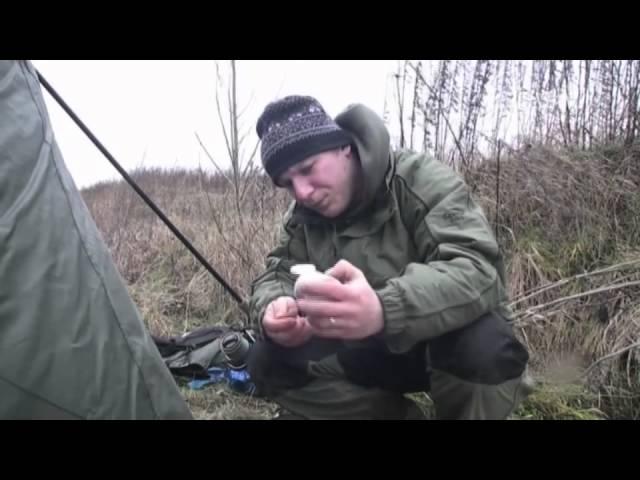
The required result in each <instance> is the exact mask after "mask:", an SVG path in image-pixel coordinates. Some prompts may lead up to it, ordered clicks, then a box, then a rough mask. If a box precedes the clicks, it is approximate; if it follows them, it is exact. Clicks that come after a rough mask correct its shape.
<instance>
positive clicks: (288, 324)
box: [262, 317, 296, 333]
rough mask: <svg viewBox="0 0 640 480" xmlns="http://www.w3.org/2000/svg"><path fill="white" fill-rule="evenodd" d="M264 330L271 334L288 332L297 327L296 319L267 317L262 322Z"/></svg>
mask: <svg viewBox="0 0 640 480" xmlns="http://www.w3.org/2000/svg"><path fill="white" fill-rule="evenodd" d="M262 325H263V326H264V328H266V329H267V330H268V331H269V332H270V333H277V332H286V331H287V330H291V329H292V328H293V327H295V325H296V317H280V318H274V317H266V318H265V319H264V321H263V322H262Z"/></svg>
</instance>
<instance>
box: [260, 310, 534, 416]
mask: <svg viewBox="0 0 640 480" xmlns="http://www.w3.org/2000/svg"><path fill="white" fill-rule="evenodd" d="M527 362H528V353H527V351H526V349H525V348H524V346H523V345H522V344H521V343H520V342H519V341H518V340H517V338H516V337H515V335H514V334H513V331H512V329H511V327H510V326H509V324H508V323H507V322H506V321H505V319H504V318H503V317H501V316H500V315H498V314H496V313H489V314H487V315H484V316H483V317H481V318H479V319H477V320H476V321H474V322H472V323H471V324H469V325H468V326H466V327H464V328H461V329H459V330H456V331H453V332H450V333H447V334H446V335H443V336H441V337H438V338H436V339H433V340H431V341H429V342H421V343H419V344H417V345H416V346H415V347H414V348H413V349H412V350H410V351H409V352H406V353H404V354H401V355H394V354H391V353H389V352H388V351H387V350H386V349H385V348H384V347H383V346H382V345H381V344H380V343H378V342H377V341H376V340H371V341H370V342H364V343H362V344H358V343H356V344H349V343H345V342H336V341H328V340H321V339H313V340H312V341H311V342H309V344H307V345H305V346H303V347H301V348H296V349H287V348H283V347H280V346H277V345H275V344H273V343H272V342H270V341H262V340H261V341H259V342H258V343H256V345H255V346H254V348H253V351H252V354H251V360H250V366H249V368H250V373H251V375H252V378H253V380H254V382H255V383H256V385H257V386H258V388H259V389H260V390H261V391H262V392H263V393H264V394H265V395H266V396H267V397H269V398H271V399H273V400H274V401H276V402H277V403H280V404H281V405H282V406H283V407H285V408H286V409H287V410H290V411H292V412H293V413H295V414H297V415H299V416H301V417H303V418H328V419H329V418H354V419H364V418H370V419H376V418H406V416H407V415H408V412H409V411H412V410H415V409H414V408H412V405H411V401H410V400H408V399H407V398H406V397H405V395H404V394H405V393H412V392H421V391H423V392H429V393H430V396H431V398H432V399H433V401H434V404H435V407H436V415H437V417H438V418H443V419H453V418H460V419H467V418H468V419H473V418H490V419H494V418H506V417H507V416H508V415H510V414H511V413H512V411H513V409H514V408H515V407H516V406H517V404H518V403H519V401H520V400H521V398H522V397H523V395H524V394H526V393H527V392H526V388H523V379H524V375H525V371H526V366H527Z"/></svg>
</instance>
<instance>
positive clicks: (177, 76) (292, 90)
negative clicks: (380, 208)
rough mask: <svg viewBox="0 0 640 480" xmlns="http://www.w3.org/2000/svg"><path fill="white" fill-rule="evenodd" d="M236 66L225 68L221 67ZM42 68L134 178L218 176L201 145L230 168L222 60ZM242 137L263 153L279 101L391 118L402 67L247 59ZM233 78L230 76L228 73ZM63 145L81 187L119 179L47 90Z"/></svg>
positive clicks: (54, 63)
mask: <svg viewBox="0 0 640 480" xmlns="http://www.w3.org/2000/svg"><path fill="white" fill-rule="evenodd" d="M228 63H229V62H227V61H221V62H220V64H221V67H226V65H227V64H228ZM33 64H34V66H35V67H36V68H37V69H38V70H39V71H40V73H41V74H42V75H43V76H44V77H45V78H46V79H47V80H48V81H49V83H50V84H51V85H52V86H53V88H54V89H56V91H57V92H58V93H59V94H60V96H61V97H62V98H63V99H64V100H65V102H67V104H68V105H69V106H70V107H71V109H73V110H74V111H75V113H76V114H77V115H78V116H79V117H80V119H81V120H82V121H83V122H84V123H85V124H86V125H87V127H88V128H89V129H90V130H91V131H92V132H93V133H94V135H95V136H96V137H97V138H98V139H99V140H100V141H101V142H102V144H103V145H104V146H105V147H106V148H107V150H109V152H110V153H111V154H112V155H113V156H114V157H115V158H116V160H117V161H118V162H119V163H120V164H121V165H122V166H123V167H124V168H125V169H126V170H127V171H131V170H132V169H133V168H136V167H139V166H146V167H152V166H161V167H174V166H177V167H185V168H197V167H198V165H199V164H201V165H202V166H203V167H205V168H207V169H211V168H212V166H211V163H210V161H209V160H208V159H207V158H206V155H205V154H204V151H203V150H202V148H201V147H200V145H199V144H198V141H197V139H196V136H195V133H197V134H198V135H199V136H200V138H201V139H202V141H203V143H204V145H205V146H206V147H207V149H208V150H209V152H210V153H211V154H212V155H214V157H215V158H216V160H217V161H218V162H219V163H221V164H223V165H228V162H226V158H227V155H226V150H225V144H224V137H223V136H222V132H221V130H220V127H219V120H218V117H217V113H216V104H215V92H216V69H215V62H214V61H213V60H207V61H192V60H189V61H186V60H178V61H173V60H171V61H169V60H165V61H160V60H153V61H150V60H141V61H136V60H123V61H120V60H84V61H81V60H33ZM236 65H237V75H238V99H239V106H240V107H242V108H245V107H246V110H245V112H244V113H243V116H242V118H241V122H240V131H241V133H244V132H248V133H249V135H248V137H247V139H248V140H247V144H248V146H247V149H248V150H250V147H252V146H254V145H255V142H256V141H257V136H256V133H255V122H256V120H257V116H258V115H259V114H260V112H261V110H262V108H263V107H264V106H265V105H266V104H267V103H268V102H270V101H272V100H274V99H276V98H279V97H283V96H285V95H290V94H302V95H312V96H315V97H316V98H317V99H318V100H319V101H320V102H321V103H322V104H323V105H324V107H325V108H326V109H327V111H328V113H329V114H330V115H332V116H334V115H335V114H336V113H338V112H339V111H340V110H342V109H343V108H344V107H345V106H347V105H348V104H349V103H354V102H362V103H365V104H367V105H368V106H369V107H371V108H372V109H374V110H375V111H377V112H378V113H379V114H380V115H382V114H383V108H384V100H385V95H386V89H387V85H389V88H391V87H392V86H393V83H391V81H390V80H389V78H390V75H392V73H393V72H394V71H395V70H396V67H397V61H396V60H367V61H362V60H357V61H346V60H340V61H325V60H322V61H318V60H304V61H302V60H298V61H291V60H290V61H281V60H278V61H267V60H260V61H248V60H247V61H238V62H237V63H236ZM224 72H226V70H224ZM43 91H44V97H45V101H46V103H47V108H48V109H49V114H50V117H51V121H52V124H53V128H54V133H55V135H56V139H57V141H58V145H59V146H60V148H61V150H62V154H63V156H64V159H65V162H66V164H67V166H68V168H69V170H70V172H71V174H72V175H73V177H74V179H75V181H76V184H77V185H78V187H80V188H82V187H85V186H88V185H91V184H93V183H95V182H97V181H100V180H105V179H111V178H119V174H118V172H117V171H116V170H115V168H114V167H113V166H112V165H111V164H110V163H109V161H108V160H107V159H106V158H105V157H104V156H103V155H102V153H100V151H99V150H98V149H97V148H96V147H95V146H94V145H93V143H91V141H90V140H89V139H88V138H87V137H86V136H85V134H84V133H83V132H82V131H81V130H80V129H79V128H78V127H77V126H76V125H75V123H74V122H73V121H72V120H71V119H70V118H69V117H68V115H67V114H66V113H65V112H64V111H63V110H62V109H61V108H60V107H59V106H58V104H57V103H56V102H55V100H54V99H53V98H52V97H51V96H50V95H49V93H48V92H46V91H45V90H44V89H43Z"/></svg>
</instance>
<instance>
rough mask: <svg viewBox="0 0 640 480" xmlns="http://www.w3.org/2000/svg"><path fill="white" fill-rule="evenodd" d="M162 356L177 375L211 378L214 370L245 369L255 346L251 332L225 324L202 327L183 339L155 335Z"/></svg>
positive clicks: (187, 334) (155, 341)
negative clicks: (250, 350) (210, 370)
mask: <svg viewBox="0 0 640 480" xmlns="http://www.w3.org/2000/svg"><path fill="white" fill-rule="evenodd" d="M152 339H153V341H154V343H155V345H156V347H157V349H158V351H159V352H160V356H161V357H162V360H163V361H164V363H165V365H166V366H167V368H168V369H169V370H170V371H171V373H172V374H173V375H176V376H180V377H189V378H191V379H207V378H209V371H208V370H209V369H210V368H212V367H220V368H231V369H242V368H244V367H245V366H246V358H247V356H248V353H249V349H250V348H251V346H252V345H253V343H255V336H254V335H253V332H252V331H251V330H247V329H242V330H237V329H233V328H231V327H229V326H225V325H214V326H208V327H200V328H197V329H195V330H193V331H191V332H188V333H186V334H184V335H181V336H173V337H164V336H155V335H152Z"/></svg>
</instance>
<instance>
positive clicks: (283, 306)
mask: <svg viewBox="0 0 640 480" xmlns="http://www.w3.org/2000/svg"><path fill="white" fill-rule="evenodd" d="M262 327H263V328H264V332H265V333H266V334H267V335H268V336H269V338H271V339H272V340H273V341H274V342H276V343H278V344H280V345H282V346H283V347H297V346H299V345H302V344H303V343H305V342H307V341H308V340H309V339H310V338H311V335H312V330H311V326H310V325H309V322H307V319H306V318H303V317H301V316H300V315H299V313H298V306H297V305H296V301H295V299H294V298H292V297H279V298H276V299H275V300H274V301H273V302H271V303H270V304H269V305H268V306H267V308H266V310H265V312H264V317H263V318H262Z"/></svg>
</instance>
